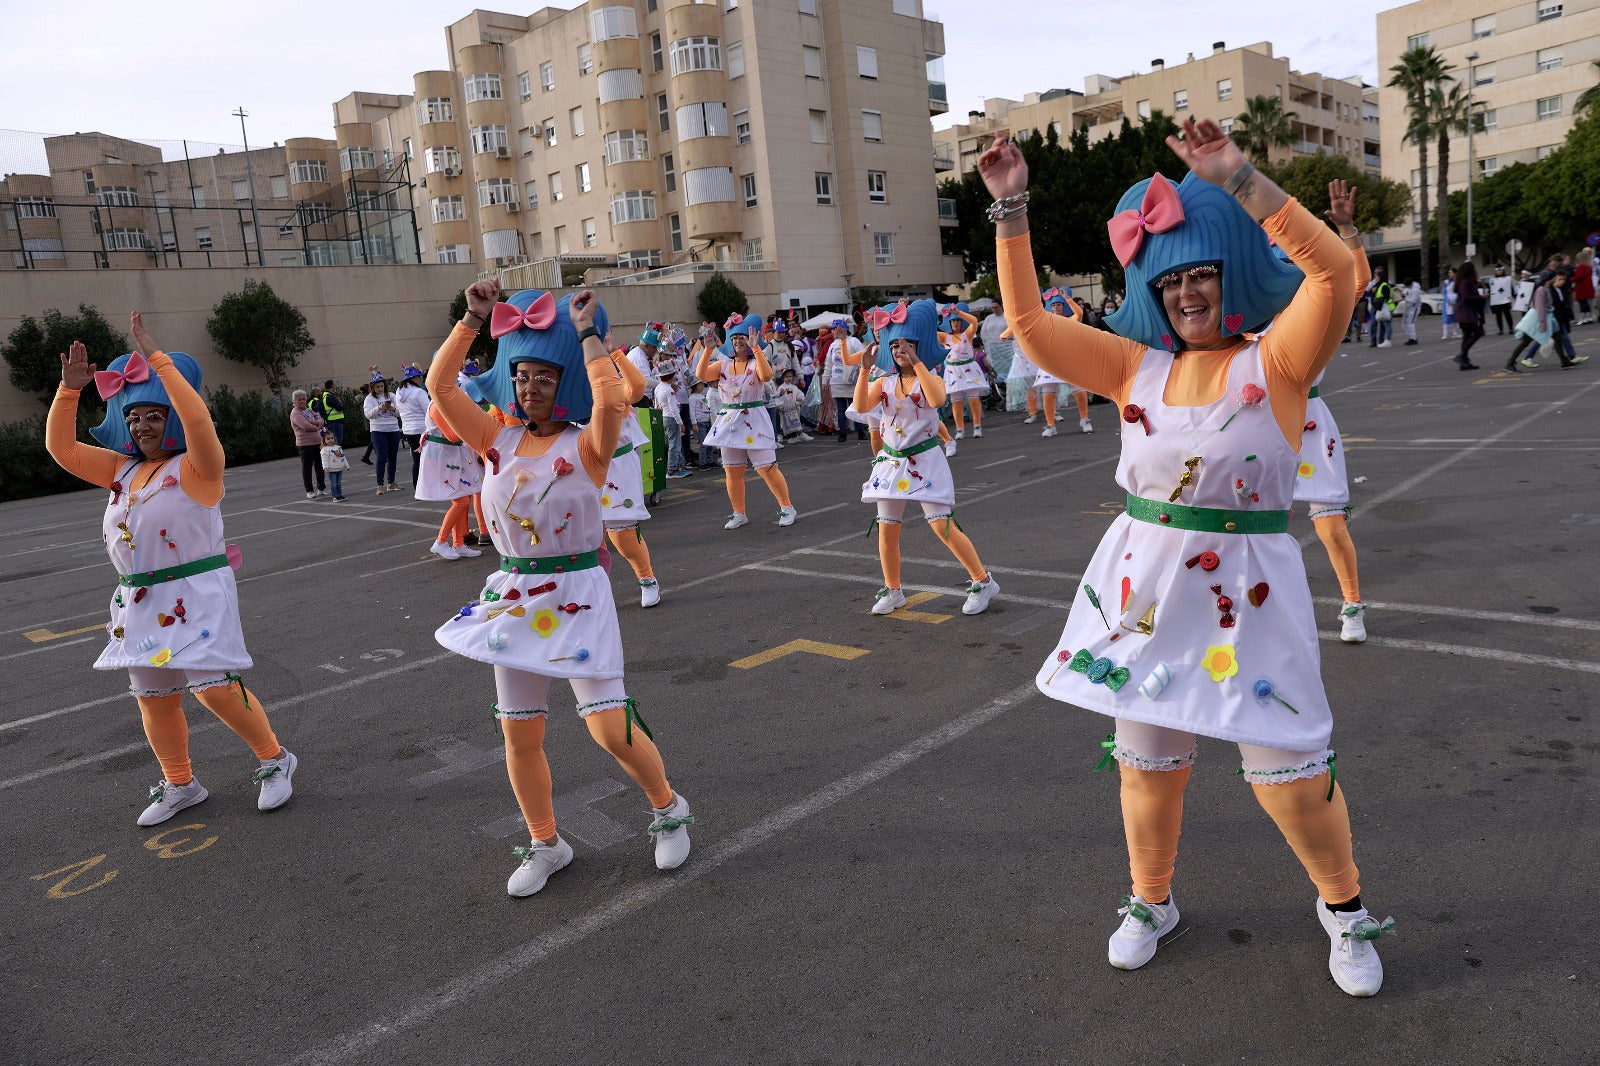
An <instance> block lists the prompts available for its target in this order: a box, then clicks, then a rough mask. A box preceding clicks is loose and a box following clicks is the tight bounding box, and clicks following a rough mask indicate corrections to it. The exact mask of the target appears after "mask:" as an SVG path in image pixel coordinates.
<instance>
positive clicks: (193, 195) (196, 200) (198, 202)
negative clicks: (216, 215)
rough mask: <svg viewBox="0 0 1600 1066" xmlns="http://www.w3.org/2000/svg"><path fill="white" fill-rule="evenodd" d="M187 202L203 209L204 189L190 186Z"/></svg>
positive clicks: (204, 200)
mask: <svg viewBox="0 0 1600 1066" xmlns="http://www.w3.org/2000/svg"><path fill="white" fill-rule="evenodd" d="M189 202H190V203H191V204H193V205H194V206H195V207H204V206H205V205H206V191H205V189H203V188H202V187H200V186H199V185H191V186H190V187H189Z"/></svg>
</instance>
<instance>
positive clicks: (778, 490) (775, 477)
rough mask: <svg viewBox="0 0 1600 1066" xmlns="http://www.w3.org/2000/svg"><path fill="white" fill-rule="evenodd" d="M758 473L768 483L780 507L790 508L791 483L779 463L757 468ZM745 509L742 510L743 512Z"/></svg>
mask: <svg viewBox="0 0 1600 1066" xmlns="http://www.w3.org/2000/svg"><path fill="white" fill-rule="evenodd" d="M756 473H757V474H760V475H761V480H762V481H765V482H766V483H767V488H768V489H770V490H771V491H772V496H773V498H774V499H775V500H777V501H778V506H779V507H790V506H792V504H790V503H789V482H788V479H786V478H785V477H784V476H783V471H782V470H779V469H778V464H777V463H772V464H770V465H768V466H758V467H756ZM742 509H743V508H741V510H742Z"/></svg>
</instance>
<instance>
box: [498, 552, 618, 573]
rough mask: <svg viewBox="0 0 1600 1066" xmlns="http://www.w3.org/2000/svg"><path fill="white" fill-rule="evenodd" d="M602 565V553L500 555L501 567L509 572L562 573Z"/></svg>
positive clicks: (505, 571)
mask: <svg viewBox="0 0 1600 1066" xmlns="http://www.w3.org/2000/svg"><path fill="white" fill-rule="evenodd" d="M599 565H600V553H599V552H598V551H592V552H577V553H576V554H573V555H543V556H540V557H539V558H537V559H524V558H519V557H518V556H515V555H502V556H500V569H501V570H502V571H503V572H504V573H507V574H561V573H566V572H567V571H570V570H593V569H594V568H595V567H597V566H599Z"/></svg>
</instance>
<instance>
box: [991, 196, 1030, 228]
mask: <svg viewBox="0 0 1600 1066" xmlns="http://www.w3.org/2000/svg"><path fill="white" fill-rule="evenodd" d="M1027 210H1028V190H1026V189H1024V190H1022V191H1021V192H1019V193H1016V194H1015V195H1013V196H1002V197H1000V199H998V200H996V201H995V202H994V203H992V204H990V205H989V209H988V210H987V211H986V212H985V214H986V215H987V216H988V218H989V221H990V222H1009V221H1011V220H1012V219H1014V218H1016V217H1017V216H1019V215H1021V214H1023V213H1024V212H1026V211H1027Z"/></svg>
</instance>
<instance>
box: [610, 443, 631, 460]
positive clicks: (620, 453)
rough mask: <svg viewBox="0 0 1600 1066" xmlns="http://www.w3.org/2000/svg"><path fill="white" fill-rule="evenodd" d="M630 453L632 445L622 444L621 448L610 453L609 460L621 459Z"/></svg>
mask: <svg viewBox="0 0 1600 1066" xmlns="http://www.w3.org/2000/svg"><path fill="white" fill-rule="evenodd" d="M631 451H633V445H631V444H624V445H623V446H622V447H620V448H618V449H617V450H616V451H614V452H612V453H611V458H613V459H621V458H622V457H623V456H624V455H627V454H628V453H629V452H631Z"/></svg>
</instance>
